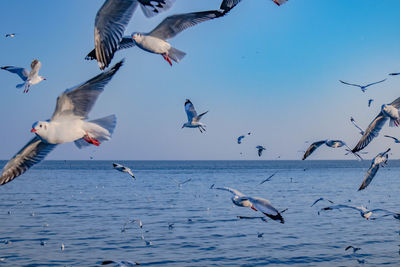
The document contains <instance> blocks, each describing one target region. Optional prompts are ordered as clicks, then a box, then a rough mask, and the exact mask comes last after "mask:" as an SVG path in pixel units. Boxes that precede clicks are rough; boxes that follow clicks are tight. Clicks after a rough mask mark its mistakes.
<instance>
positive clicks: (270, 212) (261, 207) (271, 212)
mask: <svg viewBox="0 0 400 267" xmlns="http://www.w3.org/2000/svg"><path fill="white" fill-rule="evenodd" d="M247 199H248V200H249V201H250V202H251V204H253V206H254V207H255V208H256V209H257V210H258V211H260V212H262V213H264V214H265V215H266V216H268V217H269V218H271V219H273V220H279V221H281V223H284V222H285V221H284V220H283V218H282V215H281V214H280V213H279V211H278V210H277V209H275V208H274V207H273V206H272V205H271V203H270V202H269V201H268V200H267V199H264V198H260V197H248V198H247Z"/></svg>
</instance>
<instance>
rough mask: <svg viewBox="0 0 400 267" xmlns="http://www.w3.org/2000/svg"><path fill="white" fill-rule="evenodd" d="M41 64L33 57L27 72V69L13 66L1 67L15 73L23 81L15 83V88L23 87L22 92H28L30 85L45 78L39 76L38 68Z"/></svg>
mask: <svg viewBox="0 0 400 267" xmlns="http://www.w3.org/2000/svg"><path fill="white" fill-rule="evenodd" d="M41 66H42V63H40V61H39V60H37V59H35V60H33V61H32V63H31V71H30V72H29V71H28V70H27V69H24V68H18V67H14V66H5V67H1V69H2V70H7V71H9V72H11V73H15V74H17V75H18V76H19V77H20V78H21V79H22V80H23V81H24V82H23V83H21V84H17V86H16V87H17V88H22V87H25V90H24V93H28V91H29V88H30V87H31V85H34V84H38V83H40V82H41V81H43V80H46V79H45V78H44V77H42V76H39V69H40V67H41Z"/></svg>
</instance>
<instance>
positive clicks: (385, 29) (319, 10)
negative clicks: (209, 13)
mask: <svg viewBox="0 0 400 267" xmlns="http://www.w3.org/2000/svg"><path fill="white" fill-rule="evenodd" d="M103 2H104V1H103V0H85V1H82V0H70V1H54V0H37V1H31V0H19V1H13V0H3V1H0V15H1V18H2V23H1V26H0V29H1V30H0V33H1V38H0V51H1V56H0V65H2V66H3V65H14V66H21V67H22V66H25V67H28V66H29V64H30V62H31V61H32V60H33V59H35V58H38V59H39V60H40V61H41V62H42V69H41V71H40V74H41V75H42V76H44V77H46V78H47V81H44V82H42V83H40V84H38V85H35V86H33V87H32V89H31V91H30V93H29V94H23V93H22V90H19V89H16V88H15V85H16V84H17V83H20V81H19V78H18V77H17V76H16V75H13V74H11V73H9V72H6V71H0V80H1V84H2V88H1V90H0V101H1V105H0V113H1V125H2V130H1V131H0V137H1V138H0V147H1V149H0V159H9V158H10V157H12V156H13V155H14V154H15V153H16V152H17V151H18V150H19V149H20V148H21V147H22V146H23V145H25V143H26V142H28V140H30V138H32V134H31V133H30V132H29V131H30V129H31V125H32V123H34V122H35V121H37V120H45V119H48V118H49V117H50V116H51V114H52V113H53V110H54V107H55V103H56V98H57V96H58V95H60V94H61V93H62V92H63V91H64V90H65V89H66V88H71V87H73V86H75V85H77V84H79V83H82V82H84V81H86V80H88V79H90V78H91V77H93V76H94V75H96V74H98V73H99V72H100V70H99V69H98V67H97V64H96V63H95V62H87V61H85V60H84V57H85V55H86V54H87V53H88V52H89V51H90V50H92V49H93V46H94V45H93V43H94V41H93V25H94V18H95V15H96V12H97V10H98V9H99V8H100V6H101V5H102V4H103ZM219 5H220V1H218V0H176V3H175V5H174V6H173V7H172V8H171V9H170V10H169V11H167V12H164V13H162V14H161V15H158V16H157V17H154V18H151V19H148V18H145V17H144V15H143V14H142V12H141V10H140V9H138V10H137V12H136V13H135V14H134V16H133V18H132V20H131V22H130V24H129V26H128V28H127V30H126V34H129V33H131V32H135V31H138V32H148V31H150V30H151V29H152V28H153V27H155V26H156V25H158V23H159V22H160V21H161V20H163V19H164V18H165V17H166V16H168V15H171V14H177V13H185V12H192V11H202V10H208V9H216V8H218V7H219ZM399 10H400V1H398V0H385V1H376V0H351V1H350V0H335V1H321V0H289V1H288V2H287V3H286V4H285V5H283V6H281V7H278V6H276V5H275V4H273V3H272V1H269V0H252V1H250V0H243V1H242V3H240V4H239V5H238V6H237V7H236V8H235V9H233V10H232V11H231V13H230V14H229V15H228V16H226V17H224V18H221V19H217V20H214V21H209V22H205V23H202V24H200V25H197V26H195V27H193V28H190V29H188V30H186V31H184V32H182V33H181V34H180V35H178V36H177V37H176V38H174V39H172V40H171V41H170V43H171V44H172V45H173V46H174V47H176V48H178V49H180V50H182V51H185V52H186V53H187V55H186V57H185V58H184V59H183V60H182V61H181V62H180V63H179V64H175V65H174V66H173V67H172V68H171V67H170V66H169V65H168V64H167V63H166V62H165V61H164V60H163V59H162V57H161V56H159V55H153V54H149V53H146V52H144V51H142V50H139V49H137V48H131V49H129V50H124V51H121V52H118V53H117V54H116V56H115V58H114V60H113V63H112V64H115V63H116V62H117V61H118V60H120V59H121V58H126V62H125V65H124V66H123V68H121V69H120V71H119V72H118V73H117V74H116V75H115V76H114V79H113V80H112V81H111V82H110V83H109V84H108V85H107V86H106V88H105V91H104V93H102V95H101V96H100V98H99V99H98V101H97V103H96V105H95V107H94V109H93V110H92V112H91V113H90V114H89V117H90V119H96V118H99V117H103V116H106V115H109V114H116V115H117V117H118V124H117V128H116V130H115V132H114V135H113V138H112V140H111V141H109V142H105V143H103V144H102V145H101V146H100V147H99V148H95V147H90V148H86V149H82V150H79V149H77V148H76V147H75V146H74V145H73V144H63V145H60V146H58V147H57V148H56V149H55V150H54V151H53V152H52V153H51V154H50V155H49V156H48V157H47V159H89V157H90V156H93V157H94V159H98V160H100V159H127V160H156V159H160V160H174V159H176V160H184V159H188V160H189V159H190V160H192V159H199V160H208V159H210V160H212V159H227V160H228V159H258V156H257V153H256V149H255V146H256V145H259V144H260V145H264V146H265V147H266V148H267V151H265V153H264V155H263V157H262V158H261V159H275V158H276V157H277V156H278V155H280V156H281V159H299V158H301V156H302V155H301V153H299V152H297V151H298V150H305V149H306V148H307V144H305V143H304V141H306V140H309V141H316V140H320V139H342V140H344V141H345V142H347V143H348V144H349V146H351V147H353V146H354V145H355V143H356V142H357V141H358V139H359V138H360V137H361V136H360V135H359V134H358V132H357V130H356V129H355V128H354V127H353V126H352V125H351V123H350V121H349V118H350V116H353V117H354V118H355V119H356V121H357V122H358V123H359V125H360V126H361V127H363V128H366V127H367V125H368V124H369V123H370V122H371V120H372V119H373V118H374V117H375V116H376V114H377V113H378V112H379V110H380V106H381V104H383V103H390V102H392V101H393V100H394V99H395V98H397V97H399V96H400V88H399V85H400V76H398V77H396V76H393V77H389V76H388V75H387V74H388V73H390V72H396V71H399V72H400V53H399V52H400V49H399V48H400V34H399V29H400V20H399V17H398V11H399ZM9 32H16V33H17V37H16V38H13V39H10V38H5V37H4V34H6V33H9ZM384 78H388V80H387V81H386V82H384V83H382V84H379V85H376V86H374V87H371V88H370V89H369V90H367V92H366V93H362V92H361V91H360V90H359V89H357V88H355V87H349V86H345V85H343V84H341V83H339V81H338V80H339V79H342V80H345V81H349V82H354V83H369V82H373V81H377V80H380V79H384ZM186 98H189V99H191V100H192V102H193V104H194V105H195V108H196V109H197V111H198V112H202V111H206V110H210V112H209V113H208V114H207V115H205V116H204V117H203V122H204V123H205V124H206V125H207V132H206V134H201V133H200V132H199V131H198V130H197V129H187V128H186V129H181V126H182V124H183V123H184V122H185V120H187V118H186V114H185V112H184V106H183V104H184V102H185V99H186ZM369 98H373V99H375V101H374V102H373V104H372V106H371V107H370V108H368V106H367V101H368V99H369ZM248 131H250V132H252V133H253V134H252V135H251V136H250V137H248V138H246V139H245V140H244V141H243V143H242V144H241V145H238V144H236V138H237V136H239V135H241V134H244V133H247V132H248ZM383 134H392V135H395V136H397V137H399V136H400V129H389V127H387V126H386V127H384V128H383V130H382V132H381V135H380V136H379V138H377V139H375V140H374V141H373V142H372V143H371V144H370V145H369V146H368V147H367V149H365V151H369V154H368V155H366V156H365V157H366V158H371V157H373V156H375V155H376V154H377V153H378V152H381V151H384V150H385V149H386V148H387V147H388V146H390V147H392V149H393V158H399V157H400V156H399V155H400V154H399V152H400V145H398V144H397V145H395V144H394V143H393V142H392V141H391V140H389V139H386V138H384V137H383ZM240 152H243V155H240V154H239V153H240ZM343 154H344V153H343V150H342V149H330V148H328V147H322V148H320V150H319V151H317V152H315V154H313V155H312V156H311V157H310V159H353V157H351V156H344V155H343Z"/></svg>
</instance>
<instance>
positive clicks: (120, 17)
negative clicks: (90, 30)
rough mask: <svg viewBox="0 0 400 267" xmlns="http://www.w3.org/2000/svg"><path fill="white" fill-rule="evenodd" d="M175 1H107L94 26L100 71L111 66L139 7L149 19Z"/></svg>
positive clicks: (96, 54)
mask: <svg viewBox="0 0 400 267" xmlns="http://www.w3.org/2000/svg"><path fill="white" fill-rule="evenodd" d="M173 3H174V0H106V1H105V2H104V4H103V5H102V7H101V8H100V9H99V11H98V12H97V14H96V19H95V26H94V42H95V51H94V54H95V57H94V58H92V59H96V60H97V63H98V65H99V68H100V69H102V70H103V69H105V68H106V67H108V65H109V64H110V62H111V60H112V58H113V57H114V53H115V52H116V51H117V50H118V49H120V42H121V41H122V36H123V34H124V31H125V28H126V26H127V25H128V23H129V21H130V19H131V18H132V15H133V13H134V12H135V10H136V8H137V6H138V5H140V6H141V8H142V10H143V13H144V14H145V15H146V16H147V17H151V16H154V15H156V14H158V13H160V12H162V11H165V10H167V9H169V8H170V7H171V6H172V4H173Z"/></svg>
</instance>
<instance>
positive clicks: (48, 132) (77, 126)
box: [0, 61, 122, 185]
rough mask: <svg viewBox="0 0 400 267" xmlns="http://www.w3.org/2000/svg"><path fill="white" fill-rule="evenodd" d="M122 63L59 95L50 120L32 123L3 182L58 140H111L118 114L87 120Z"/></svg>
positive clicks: (85, 143)
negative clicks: (25, 141)
mask: <svg viewBox="0 0 400 267" xmlns="http://www.w3.org/2000/svg"><path fill="white" fill-rule="evenodd" d="M121 66H122V61H121V62H119V63H118V64H116V65H115V66H114V67H112V68H111V69H110V70H108V71H106V72H103V73H101V74H99V75H97V76H96V77H94V78H92V79H90V80H88V81H86V82H84V83H83V84H81V85H78V86H76V87H75V88H72V89H67V90H66V91H65V92H64V93H63V94H61V95H60V96H59V97H58V98H57V104H56V108H55V110H54V113H53V115H52V117H51V119H50V120H47V121H38V122H35V123H34V124H33V125H32V130H31V132H32V133H35V134H36V136H35V137H34V138H32V139H31V140H30V141H29V142H28V143H27V144H26V145H25V146H24V147H23V148H22V149H21V150H20V151H19V152H17V154H16V155H15V156H14V157H13V158H12V159H11V160H10V161H8V163H7V164H6V165H5V166H4V168H3V172H2V173H1V176H0V185H3V184H5V183H8V182H10V181H11V180H13V179H14V178H16V177H18V176H20V175H21V174H23V173H24V172H26V171H27V170H28V169H29V168H30V167H32V166H33V165H35V164H37V163H39V162H40V161H42V160H43V159H44V158H45V157H46V156H47V154H48V153H50V151H52V150H53V149H54V148H55V147H56V146H57V145H58V144H62V143H67V142H74V143H75V145H76V146H77V147H78V148H81V147H84V146H88V145H89V144H93V145H95V146H98V145H100V142H102V141H106V140H109V139H110V138H111V134H112V132H113V130H114V128H115V125H116V117H115V115H111V116H107V117H105V118H101V119H97V120H92V121H86V118H87V115H88V113H89V112H90V110H91V109H92V107H93V106H94V104H95V103H96V100H97V98H98V96H99V95H100V94H101V92H103V91H104V87H105V86H106V85H107V83H108V82H109V81H110V80H111V79H112V77H113V76H114V74H115V73H116V72H117V71H118V69H119V68H120V67H121Z"/></svg>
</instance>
